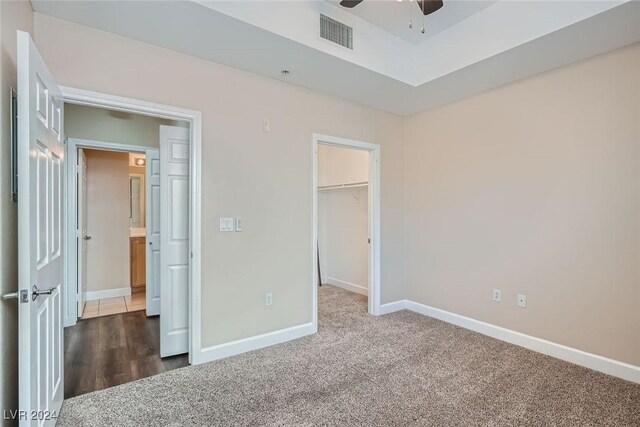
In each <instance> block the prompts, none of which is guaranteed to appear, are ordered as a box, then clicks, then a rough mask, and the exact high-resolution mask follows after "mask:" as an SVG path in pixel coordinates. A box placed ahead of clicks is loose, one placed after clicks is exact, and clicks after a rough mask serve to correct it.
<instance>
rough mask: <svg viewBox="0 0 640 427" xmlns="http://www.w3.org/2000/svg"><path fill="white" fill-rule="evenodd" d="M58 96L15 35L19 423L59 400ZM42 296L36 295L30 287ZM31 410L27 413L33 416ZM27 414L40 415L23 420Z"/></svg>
mask: <svg viewBox="0 0 640 427" xmlns="http://www.w3.org/2000/svg"><path fill="white" fill-rule="evenodd" d="M62 105H63V102H62V96H61V94H60V91H59V89H58V87H57V86H56V83H55V81H54V80H53V78H52V77H51V74H50V73H49V71H48V69H47V66H46V64H45V63H44V62H43V60H42V58H41V57H40V54H39V53H38V51H37V50H36V48H35V46H34V44H33V41H32V40H31V38H30V37H29V34H28V33H24V32H18V116H19V117H20V120H19V121H18V168H19V170H20V179H19V181H18V193H19V196H18V280H19V289H20V292H21V293H23V294H24V295H25V297H26V298H23V299H21V300H20V303H19V304H18V360H19V364H18V370H19V381H18V383H19V386H18V389H19V390H18V393H19V404H20V408H19V409H20V410H21V411H23V412H22V413H23V414H25V415H27V416H26V417H24V418H21V420H20V425H21V426H22V427H24V426H36V425H37V426H49V425H54V424H55V418H53V417H51V416H47V415H50V414H51V413H57V412H58V411H59V410H60V407H61V405H62V397H63V388H64V386H63V378H64V372H63V344H62V343H63V336H62V304H61V302H62V295H61V291H62V286H61V283H62V267H63V256H62V253H63V247H62V233H63V231H64V230H63V229H62V218H63V217H64V212H63V204H62V196H63V195H62V187H61V186H62V170H63V162H64V148H63V144H62V140H63V135H64V132H63V128H62V124H63V114H64V111H63V109H62ZM37 289H39V290H41V291H46V292H45V293H41V294H39V295H38V294H37V292H34V291H35V290H37ZM34 411H35V412H34ZM32 413H36V414H42V415H43V416H42V417H31V416H30V415H31V414H32Z"/></svg>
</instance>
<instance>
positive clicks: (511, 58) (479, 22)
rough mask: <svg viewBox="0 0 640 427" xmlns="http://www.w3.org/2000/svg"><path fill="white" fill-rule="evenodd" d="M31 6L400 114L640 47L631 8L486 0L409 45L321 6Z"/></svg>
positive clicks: (635, 4) (265, 0) (265, 2)
mask: <svg viewBox="0 0 640 427" xmlns="http://www.w3.org/2000/svg"><path fill="white" fill-rule="evenodd" d="M370 1H374V0H365V2H364V3H362V4H360V5H359V6H357V8H359V7H363V6H364V5H365V3H367V2H370ZM454 1H455V0H445V6H444V7H443V9H444V8H446V7H447V6H448V4H449V3H450V2H454ZM394 3H395V2H394ZM465 3H466V2H465ZM32 4H33V7H34V10H36V12H39V13H43V14H47V15H51V16H54V17H58V18H61V19H65V20H68V21H72V22H76V23H79V24H82V25H87V26H90V27H94V28H98V29H101V30H104V31H108V32H112V33H116V34H120V35H123V36H126V37H130V38H133V39H137V40H141V41H144V42H147V43H151V44H154V45H157V46H161V47H165V48H169V49H173V50H176V51H180V52H184V53H187V54H189V55H193V56H197V57H200V58H204V59H207V60H210V61H214V62H217V63H221V64H225V65H229V66H231V67H235V68H238V69H242V70H247V71H251V72H255V73H258V74H261V75H264V76H267V77H270V78H274V79H278V80H284V81H287V82H290V83H292V84H295V85H299V86H303V87H306V88H310V89H313V90H317V91H320V92H325V93H329V94H332V95H335V96H338V97H341V98H345V99H349V100H352V101H356V102H359V103H362V104H365V105H370V106H373V107H376V108H380V109H383V110H387V111H390V112H394V113H396V114H400V115H411V114H414V113H417V112H420V111H424V110H426V109H428V108H433V107H435V106H439V105H443V104H445V103H448V102H452V101H455V100H457V99H461V98H464V97H468V96H471V95H474V94H477V93H480V92H482V91H485V90H488V89H491V88H494V87H498V86H501V85H504V84H507V83H510V82H513V81H516V80H518V79H522V78H525V77H528V76H531V75H534V74H537V73H540V72H543V71H547V70H550V69H553V68H556V67H560V66H563V65H566V64H569V63H572V62H575V61H578V60H581V59H584V58H588V57H590V56H593V55H597V54H599V53H602V52H606V51H609V50H612V49H615V48H618V47H622V46H625V45H628V44H631V43H634V42H638V41H640V2H639V1H631V2H624V1H509V0H502V1H496V2H493V3H492V4H490V5H489V6H486V7H484V8H483V9H481V10H478V11H476V12H475V13H473V14H470V15H468V16H467V17H466V18H465V19H462V20H459V21H457V22H455V19H454V17H451V18H450V19H451V21H448V23H446V24H445V23H442V24H441V25H442V29H441V30H440V31H439V32H438V33H437V34H435V33H434V34H433V35H431V36H430V37H429V38H428V39H427V40H426V41H423V42H421V43H419V44H413V43H410V42H408V41H407V40H405V39H404V38H403V37H400V36H398V35H395V34H392V33H390V32H389V31H387V30H385V29H383V28H381V27H380V26H378V25H376V24H374V23H372V22H371V21H369V19H372V20H373V19H381V17H382V15H380V16H378V17H377V18H375V17H373V18H371V17H368V18H367V19H364V18H363V17H361V16H358V15H356V14H355V9H354V10H352V11H349V10H348V9H345V8H342V7H339V6H338V7H336V6H335V5H334V4H332V3H330V2H327V1H324V0H322V1H306V0H297V1H270V0H262V1H245V0H236V1H211V0H194V1H154V2H150V1H97V0H91V1H82V2H79V1H57V0H32ZM386 6H389V7H390V6H392V5H386ZM401 6H402V5H401ZM469 10H471V9H469V8H467V9H466V11H467V13H469ZM441 11H442V12H443V13H444V10H441ZM439 12H440V11H439ZM439 12H436V13H434V14H433V15H431V16H433V19H434V20H435V19H436V18H437V16H436V15H437V14H438V13H439ZM319 13H324V14H328V15H329V16H331V17H333V18H335V19H338V20H340V21H342V22H345V23H347V24H348V25H351V26H352V27H353V28H354V50H353V51H350V50H348V49H345V48H343V47H341V46H337V45H334V44H332V43H330V42H328V41H326V40H323V39H321V38H320V37H319V36H318V31H319V16H318V15H319ZM358 13H360V12H358ZM362 13H364V12H362ZM452 13H453V12H452ZM460 13H462V12H460ZM461 16H462V15H460V16H458V17H457V19H460V18H461ZM445 27H446V28H445ZM282 69H288V70H291V74H290V75H288V76H287V77H283V76H282V74H281V70H282Z"/></svg>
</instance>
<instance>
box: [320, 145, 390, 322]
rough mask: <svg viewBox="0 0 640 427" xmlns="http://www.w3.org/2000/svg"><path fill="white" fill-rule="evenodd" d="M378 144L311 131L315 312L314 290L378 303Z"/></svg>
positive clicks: (375, 308) (372, 306) (372, 310)
mask: <svg viewBox="0 0 640 427" xmlns="http://www.w3.org/2000/svg"><path fill="white" fill-rule="evenodd" d="M379 159H380V147H379V146H378V145H376V144H370V143H367V142H362V141H355V140H350V139H345V138H338V137H333V136H327V135H319V134H314V136H313V250H312V254H313V265H314V271H313V274H314V279H313V281H312V283H313V285H314V288H313V310H314V312H313V316H314V323H315V325H316V327H317V321H318V289H319V288H320V287H321V286H333V287H337V288H342V289H344V290H346V291H349V292H353V293H356V294H359V295H361V296H362V297H361V298H362V303H363V308H364V306H365V299H366V310H367V311H368V312H369V314H373V315H377V314H379V307H380V238H379V236H380V214H379V212H380V186H379V182H380V181H379V175H380V166H379V165H380V161H379Z"/></svg>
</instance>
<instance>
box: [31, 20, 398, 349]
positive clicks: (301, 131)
mask: <svg viewBox="0 0 640 427" xmlns="http://www.w3.org/2000/svg"><path fill="white" fill-rule="evenodd" d="M35 20H36V32H35V41H36V44H37V46H38V49H39V50H40V51H41V52H42V54H43V56H44V59H45V60H46V62H47V64H48V65H49V67H50V69H51V71H52V73H53V75H54V77H55V78H56V79H57V80H58V82H59V83H60V84H62V85H65V86H72V87H77V88H81V89H88V90H95V91H99V92H105V93H110V94H114V95H121V96H126V97H131V98H138V99H143V100H147V101H152V102H160V103H163V104H169V105H175V106H179V107H185V108H189V109H193V110H199V111H201V112H202V117H203V138H202V139H203V141H202V165H203V172H202V194H203V199H202V213H203V215H202V278H203V279H202V324H203V335H202V344H203V346H205V347H206V346H210V345H214V344H219V343H224V342H228V341H232V340H237V339H241V338H246V337H250V336H254V335H257V334H261V333H265V332H270V331H274V330H278V329H282V328H286V327H290V326H294V325H299V324H304V323H308V322H310V321H311V310H310V306H311V300H312V285H311V277H312V274H313V264H312V256H311V247H312V206H311V205H312V155H311V147H312V134H313V133H314V132H319V133H324V134H329V135H336V136H341V137H346V138H352V139H359V140H363V141H368V142H372V143H378V144H381V145H382V160H381V169H382V185H381V186H382V188H381V190H382V195H381V198H382V200H381V204H382V213H381V216H382V218H381V219H382V224H383V226H382V236H381V237H382V242H383V243H382V253H381V256H382V265H381V270H382V271H381V275H382V295H381V296H382V302H391V301H395V300H397V299H399V298H402V297H403V296H404V290H403V288H402V286H403V283H404V278H403V248H404V242H403V237H402V233H398V232H397V230H398V229H402V228H403V226H402V224H403V219H404V213H403V200H404V197H403V191H404V190H403V168H404V153H403V131H404V126H403V119H402V118H401V117H398V116H395V115H392V114H389V113H385V112H382V111H380V110H376V109H373V108H368V107H364V106H361V105H358V104H355V103H352V102H347V101H343V100H339V99H337V98H334V97H331V96H328V95H323V94H319V93H317V92H312V91H310V90H307V89H303V88H300V87H296V86H293V85H289V84H286V83H283V82H279V81H275V80H271V79H267V78H264V77H260V76H257V75H255V74H251V73H247V72H243V71H238V70H234V69H231V68H228V67H225V66H222V65H217V64H214V63H211V62H208V61H205V60H201V59H198V58H195V57H191V56H188V55H183V54H180V53H176V52H173V51H170V50H167V49H162V48H158V47H154V46H151V45H149V44H146V43H142V42H138V41H134V40H131V39H127V38H124V37H120V36H117V35H113V34H108V33H104V32H101V31H97V30H93V29H90V28H87V27H83V26H80V25H76V24H72V23H69V22H65V21H61V20H57V19H55V18H50V17H46V16H43V15H39V14H36V18H35ZM264 118H269V119H271V121H272V127H273V131H272V132H270V133H265V132H262V120H263V119H264ZM220 216H240V217H242V218H243V221H244V230H243V232H242V233H220V232H218V226H219V224H218V218H219V217H220ZM266 292H272V293H273V306H271V307H266V306H265V304H264V300H265V293H266Z"/></svg>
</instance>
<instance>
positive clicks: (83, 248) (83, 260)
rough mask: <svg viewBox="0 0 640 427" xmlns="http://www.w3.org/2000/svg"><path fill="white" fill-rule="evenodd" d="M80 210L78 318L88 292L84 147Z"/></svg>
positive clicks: (79, 167)
mask: <svg viewBox="0 0 640 427" xmlns="http://www.w3.org/2000/svg"><path fill="white" fill-rule="evenodd" d="M76 176H77V179H78V186H77V188H78V212H77V226H76V236H77V248H78V290H77V292H78V318H80V317H82V314H83V312H84V295H85V293H86V292H87V240H88V239H90V238H91V237H90V236H88V235H87V156H86V155H85V153H84V150H83V149H79V150H78V165H77V174H76Z"/></svg>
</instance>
